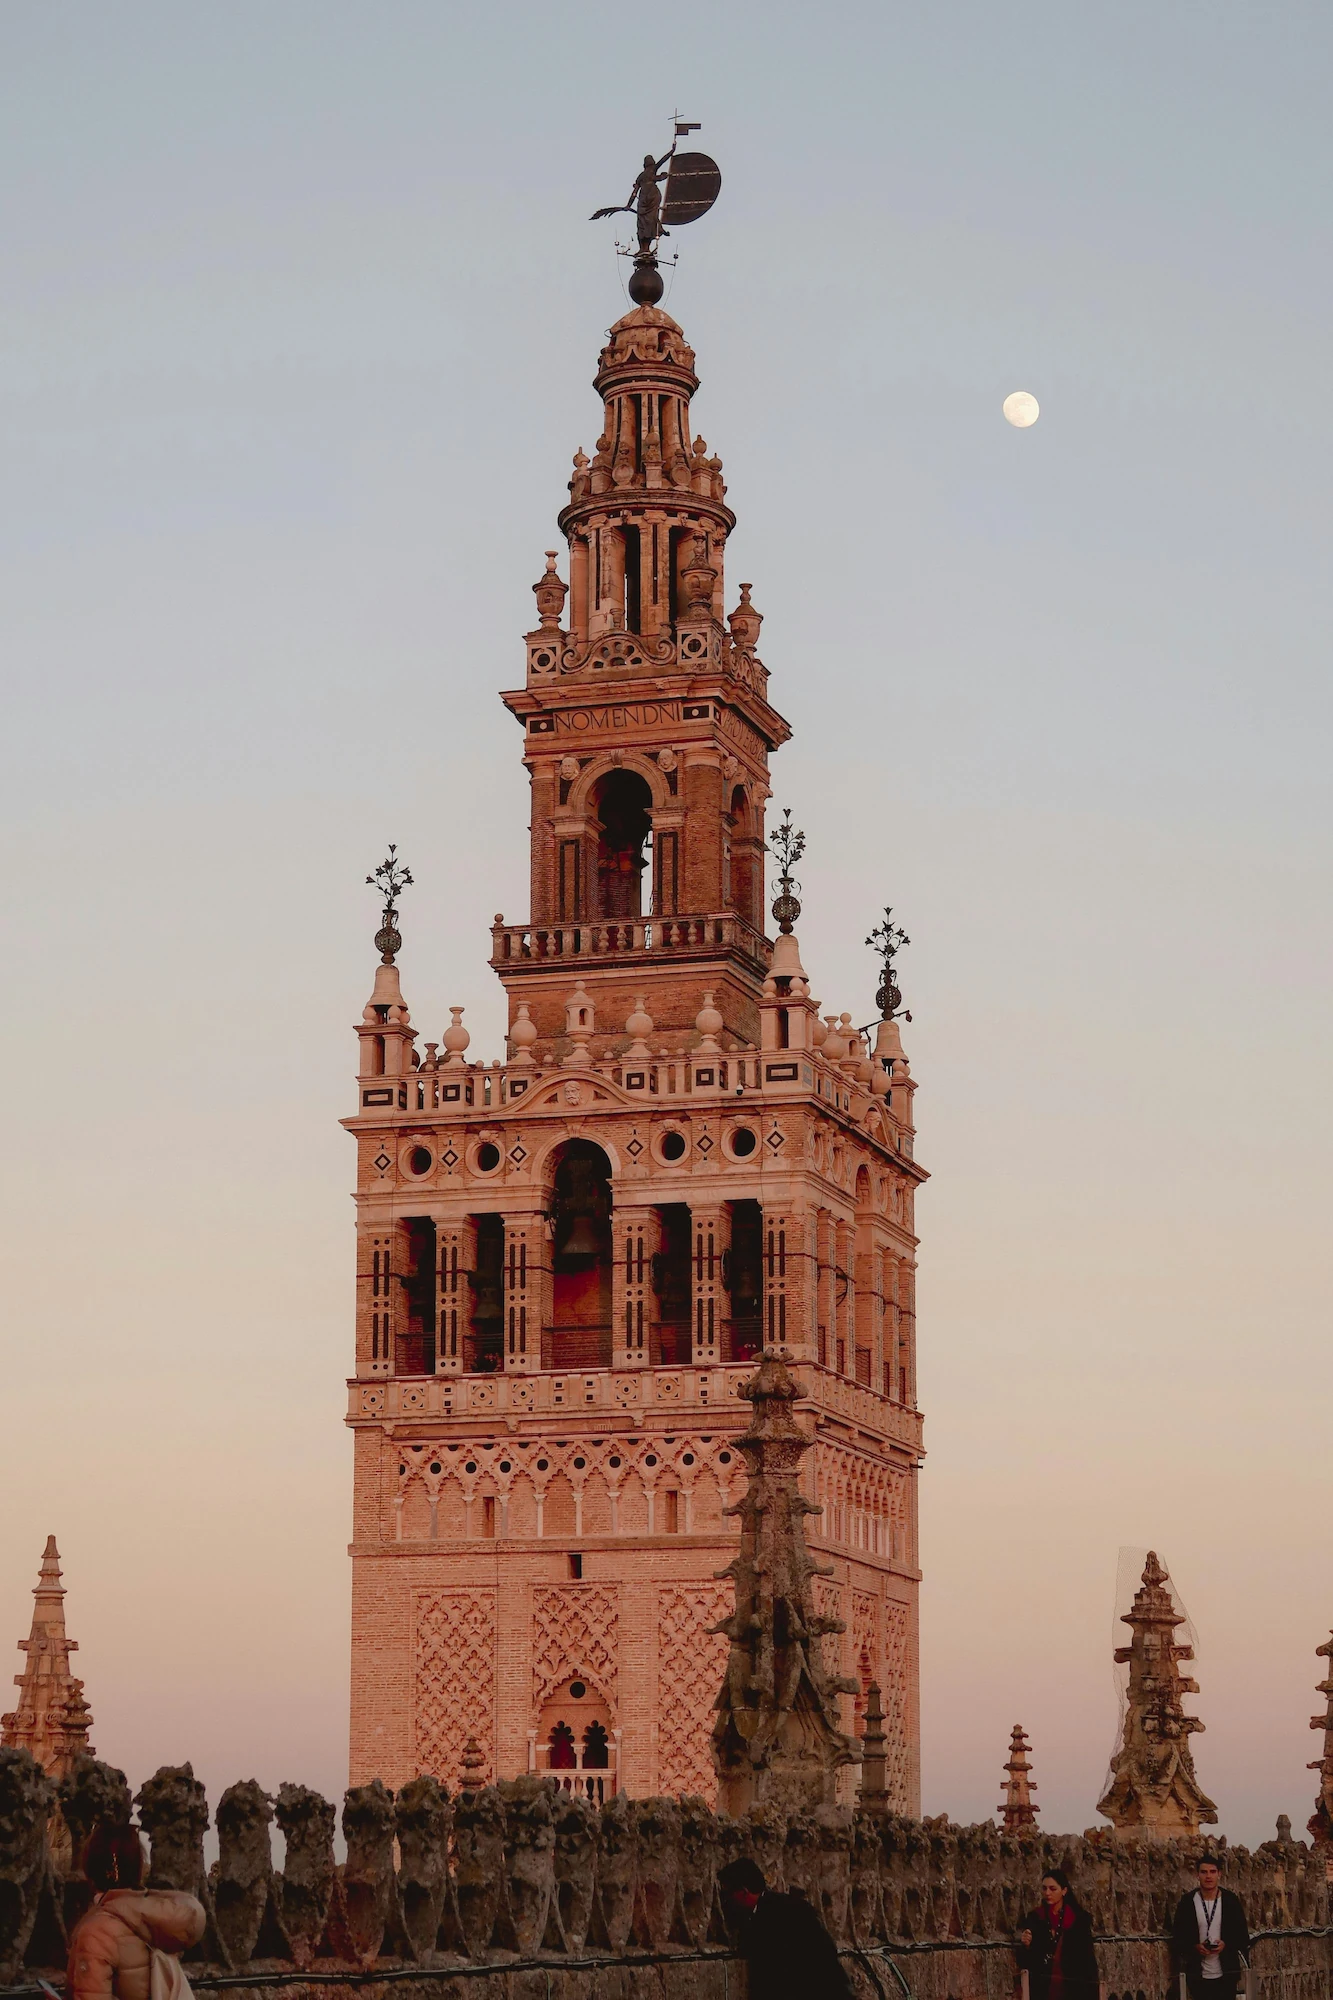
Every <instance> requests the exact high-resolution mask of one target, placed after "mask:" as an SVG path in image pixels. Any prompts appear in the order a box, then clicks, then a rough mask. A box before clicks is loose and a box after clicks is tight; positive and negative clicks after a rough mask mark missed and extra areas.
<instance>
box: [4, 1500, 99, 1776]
mask: <svg viewBox="0 0 1333 2000" xmlns="http://www.w3.org/2000/svg"><path fill="white" fill-rule="evenodd" d="M32 1594H33V1596H34V1597H35V1598H36V1600H37V1601H36V1604H35V1605H34V1607H33V1613H32V1632H31V1634H30V1635H29V1637H28V1638H26V1639H20V1640H19V1651H20V1652H21V1653H26V1655H27V1665H26V1667H25V1669H24V1671H23V1672H22V1673H21V1674H15V1676H14V1683H15V1686H16V1687H17V1688H18V1690H19V1702H18V1707H17V1708H16V1709H15V1710H14V1711H13V1713H12V1714H10V1715H0V1732H2V1733H0V1744H3V1746H4V1748H5V1749H7V1750H27V1751H29V1752H30V1753H31V1754H32V1755H33V1756H34V1757H35V1758H36V1759H37V1761H38V1763H39V1764H41V1765H42V1766H43V1768H44V1769H45V1770H46V1772H47V1775H48V1776H49V1777H52V1778H64V1777H67V1776H68V1775H69V1772H70V1771H71V1769H72V1768H73V1764H74V1759H75V1758H76V1757H77V1756H79V1755H80V1753H84V1754H87V1755H92V1748H91V1745H90V1744H89V1742H88V1732H89V1731H90V1729H91V1728H92V1724H93V1718H92V1712H91V1710H90V1709H89V1707H88V1704H87V1702H86V1701H85V1700H84V1698H83V1682H82V1681H81V1680H78V1679H76V1677H75V1676H74V1675H73V1674H72V1673H71V1672H70V1669H69V1656H70V1654H71V1653H77V1651H78V1650H79V1648H78V1642H77V1640H75V1639H69V1638H67V1637H66V1636H65V1591H64V1586H63V1585H62V1583H61V1581H60V1551H59V1549H57V1547H56V1538H55V1536H54V1535H48V1536H47V1538H46V1548H45V1551H44V1552H43V1555H42V1566H41V1571H40V1573H39V1575H38V1578H37V1585H36V1588H35V1589H34V1591H33V1593H32Z"/></svg>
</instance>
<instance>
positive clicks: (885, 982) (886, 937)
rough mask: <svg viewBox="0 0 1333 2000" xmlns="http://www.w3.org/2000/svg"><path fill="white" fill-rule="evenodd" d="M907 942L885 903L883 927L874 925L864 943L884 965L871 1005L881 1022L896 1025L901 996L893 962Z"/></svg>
mask: <svg viewBox="0 0 1333 2000" xmlns="http://www.w3.org/2000/svg"><path fill="white" fill-rule="evenodd" d="M911 942H912V940H911V938H909V937H908V935H907V932H906V931H905V930H904V929H903V927H902V925H901V924H895V923H894V921H893V909H892V906H891V905H890V904H887V903H886V904H885V906H884V921H883V923H879V924H876V925H875V928H874V930H873V931H871V933H870V936H869V937H868V938H867V939H866V943H867V944H868V945H869V946H870V948H871V950H872V951H877V952H878V953H879V955H880V957H881V958H882V959H883V961H884V972H883V976H882V978H881V979H880V982H879V991H878V992H877V993H876V995H875V1005H876V1006H877V1007H878V1008H879V1011H880V1018H881V1019H882V1020H885V1021H896V1020H897V1019H898V1017H899V1014H900V1012H901V1011H902V1004H903V996H902V993H901V991H900V989H899V986H898V970H897V967H896V966H895V965H894V962H893V961H894V959H895V958H896V957H897V956H898V953H899V952H900V951H901V950H902V948H903V946H904V945H905V944H910V943H911ZM902 1018H903V1020H904V1021H910V1020H911V1018H912V1017H911V1015H910V1014H907V1013H903V1014H902Z"/></svg>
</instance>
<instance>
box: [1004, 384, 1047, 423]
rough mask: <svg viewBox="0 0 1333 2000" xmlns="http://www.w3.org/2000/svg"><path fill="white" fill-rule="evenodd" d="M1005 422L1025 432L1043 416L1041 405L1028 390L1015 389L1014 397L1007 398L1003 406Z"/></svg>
mask: <svg viewBox="0 0 1333 2000" xmlns="http://www.w3.org/2000/svg"><path fill="white" fill-rule="evenodd" d="M1002 408H1003V410H1004V416H1005V422H1006V423H1010V424H1012V425H1013V426H1014V429H1015V430H1020V431H1025V430H1027V429H1028V428H1029V426H1030V425H1032V424H1035V423H1036V421H1037V418H1038V417H1039V416H1040V415H1041V404H1040V403H1039V402H1038V401H1037V399H1036V397H1035V396H1030V395H1029V394H1028V392H1027V390H1026V389H1015V390H1014V393H1013V394H1012V396H1006V397H1005V399H1004V403H1003V405H1002Z"/></svg>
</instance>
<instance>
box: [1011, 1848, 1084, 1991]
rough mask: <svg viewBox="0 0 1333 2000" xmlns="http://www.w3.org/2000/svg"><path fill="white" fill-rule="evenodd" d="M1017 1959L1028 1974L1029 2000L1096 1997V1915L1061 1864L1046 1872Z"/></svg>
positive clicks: (1027, 1919) (1019, 1935)
mask: <svg viewBox="0 0 1333 2000" xmlns="http://www.w3.org/2000/svg"><path fill="white" fill-rule="evenodd" d="M1018 1962H1019V1964H1020V1965H1021V1966H1022V1968H1023V1970H1024V1971H1025V1972H1026V1973H1027V1976H1028V1994H1029V2000H1097V1996H1098V1991H1099V1988H1098V1978H1097V1948H1096V1946H1095V1945H1094V1944H1093V1942H1092V1918H1091V1917H1090V1916H1089V1915H1088V1913H1087V1911H1086V1910H1085V1909H1084V1908H1083V1906H1082V1904H1081V1903H1078V1902H1077V1901H1076V1900H1075V1898H1074V1892H1073V1890H1072V1889H1071V1888H1070V1886H1069V1878H1068V1876H1066V1875H1065V1874H1063V1873H1062V1871H1061V1870H1060V1869H1059V1868H1048V1869H1047V1871H1046V1873H1045V1874H1044V1875H1043V1876H1042V1878H1041V1902H1040V1903H1039V1904H1038V1906H1037V1908H1036V1909H1035V1910H1033V1911H1031V1912H1030V1913H1029V1915H1028V1916H1026V1917H1025V1918H1024V1919H1023V1928H1022V1930H1021V1931H1020V1932H1019V1934H1018Z"/></svg>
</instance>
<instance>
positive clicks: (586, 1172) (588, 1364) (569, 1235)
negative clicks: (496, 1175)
mask: <svg viewBox="0 0 1333 2000" xmlns="http://www.w3.org/2000/svg"><path fill="white" fill-rule="evenodd" d="M547 1169H548V1172H550V1173H551V1174H552V1198H551V1205H550V1209H549V1211H548V1212H549V1214H550V1217H551V1230H552V1239H551V1274H552V1275H551V1325H550V1331H549V1336H548V1338H547V1340H545V1341H544V1342H543V1345H544V1346H545V1347H546V1348H547V1351H548V1353H549V1357H550V1358H549V1360H547V1361H545V1362H544V1365H545V1366H548V1367H552V1368H606V1367H609V1366H610V1361H611V1260H612V1248H611V1175H612V1166H611V1161H610V1159H609V1158H608V1156H607V1154H606V1153H605V1151H604V1150H603V1148H602V1147H601V1146H598V1145H596V1144H594V1142H593V1141H592V1140H591V1139H566V1140H564V1141H563V1142H562V1143H561V1144H560V1145H559V1146H558V1147H557V1148H556V1149H555V1152H554V1153H553V1154H552V1155H551V1156H550V1158H549V1160H548V1162H547Z"/></svg>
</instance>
